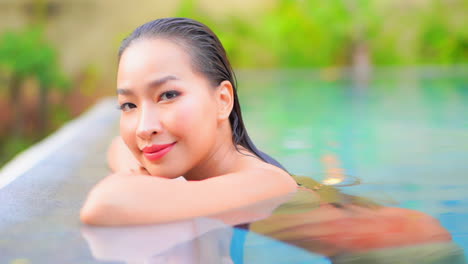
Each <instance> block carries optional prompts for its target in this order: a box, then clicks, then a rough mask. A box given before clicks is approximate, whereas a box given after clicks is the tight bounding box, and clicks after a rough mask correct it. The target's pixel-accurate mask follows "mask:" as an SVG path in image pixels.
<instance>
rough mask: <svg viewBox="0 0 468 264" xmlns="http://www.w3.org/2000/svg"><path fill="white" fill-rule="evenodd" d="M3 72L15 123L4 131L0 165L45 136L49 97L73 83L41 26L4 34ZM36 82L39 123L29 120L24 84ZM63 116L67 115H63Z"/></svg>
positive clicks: (0, 63) (1, 38) (0, 70)
mask: <svg viewBox="0 0 468 264" xmlns="http://www.w3.org/2000/svg"><path fill="white" fill-rule="evenodd" d="M0 73H1V76H4V77H5V78H6V79H8V81H7V82H5V83H6V85H1V86H0V89H2V88H7V90H8V91H7V93H8V97H9V98H8V100H7V102H8V105H9V106H8V107H9V108H10V109H11V110H12V113H13V118H12V119H13V122H12V124H10V127H9V131H5V130H4V131H1V133H0V135H3V138H2V139H0V143H1V145H2V148H1V150H0V164H1V162H4V161H6V160H8V159H9V158H11V157H12V156H13V155H15V154H16V153H17V152H19V151H21V150H23V149H25V148H26V147H27V146H29V145H30V144H32V143H33V142H34V141H35V140H38V139H40V138H41V137H43V136H45V134H46V133H47V132H48V130H49V128H50V122H49V119H51V120H54V119H55V118H51V117H50V116H49V111H48V108H49V102H48V97H49V93H50V91H51V90H52V89H55V90H58V91H60V92H66V91H68V88H69V87H70V82H69V81H68V78H67V77H66V76H65V74H64V73H63V72H62V71H61V69H60V65H59V61H58V57H57V52H56V50H55V48H54V47H52V46H51V45H50V44H49V43H48V42H47V41H45V37H44V32H43V30H42V28H40V27H32V28H27V29H24V30H22V31H14V32H13V31H7V32H4V33H3V34H2V35H0ZM30 79H34V80H35V81H36V83H37V90H38V95H39V96H38V100H37V102H36V106H37V107H36V110H37V119H38V120H37V122H34V120H28V119H27V118H26V117H25V109H24V108H25V106H24V104H23V102H22V101H23V99H24V98H23V97H24V94H23V89H24V87H23V86H24V83H25V82H26V81H27V80H30ZM62 115H63V114H62ZM26 123H29V126H31V123H33V124H34V128H33V129H34V133H32V135H31V134H29V135H28V134H26V133H25V129H24V127H25V125H26Z"/></svg>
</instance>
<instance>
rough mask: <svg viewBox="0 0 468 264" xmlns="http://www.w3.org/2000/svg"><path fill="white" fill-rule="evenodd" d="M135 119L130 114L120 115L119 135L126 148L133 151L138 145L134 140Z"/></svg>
mask: <svg viewBox="0 0 468 264" xmlns="http://www.w3.org/2000/svg"><path fill="white" fill-rule="evenodd" d="M136 128H137V120H135V118H132V117H131V116H121V117H120V136H121V137H122V139H123V141H124V142H125V144H126V145H127V146H128V148H129V149H130V150H131V151H132V152H134V151H135V150H136V149H137V148H138V146H137V143H136V140H135V133H136Z"/></svg>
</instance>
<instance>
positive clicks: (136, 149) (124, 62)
mask: <svg viewBox="0 0 468 264" xmlns="http://www.w3.org/2000/svg"><path fill="white" fill-rule="evenodd" d="M117 93H118V101H119V105H120V108H121V110H122V114H121V118H120V133H121V136H122V138H123V140H124V142H125V143H126V144H127V146H128V147H129V149H130V150H131V151H132V153H133V154H134V155H135V157H136V158H137V160H138V161H139V162H140V163H141V165H142V166H143V167H145V168H146V169H147V170H148V172H149V173H150V174H151V175H154V176H160V177H165V178H175V177H178V176H182V175H184V174H185V173H186V172H187V171H189V170H190V169H191V168H193V167H195V166H196V165H197V164H198V163H200V162H201V161H202V160H203V159H204V158H206V157H207V156H208V155H210V152H211V151H213V148H214V145H215V139H216V135H217V130H218V118H217V117H218V115H217V101H216V98H215V89H214V88H213V87H212V85H210V83H209V81H208V79H207V78H206V77H205V76H203V75H202V74H200V73H197V72H195V71H194V70H193V69H192V64H191V58H190V55H189V54H188V53H187V52H185V50H184V49H183V48H181V47H180V46H179V45H177V44H176V43H174V42H172V41H170V40H167V39H161V38H156V39H140V40H136V41H135V42H134V43H132V44H131V45H130V46H129V47H128V48H127V49H126V50H125V52H124V53H123V54H122V57H121V59H120V62H119V69H118V77H117Z"/></svg>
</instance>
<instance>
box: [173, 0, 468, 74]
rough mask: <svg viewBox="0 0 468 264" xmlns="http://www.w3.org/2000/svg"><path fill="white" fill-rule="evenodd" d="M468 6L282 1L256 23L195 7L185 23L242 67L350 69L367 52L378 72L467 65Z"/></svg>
mask: <svg viewBox="0 0 468 264" xmlns="http://www.w3.org/2000/svg"><path fill="white" fill-rule="evenodd" d="M467 11H468V1H466V0H450V1H445V0H427V1H403V0H360V1H357V0H327V1H322V0H278V1H276V2H275V4H274V5H273V6H272V7H271V8H267V9H265V10H263V11H262V12H259V13H258V14H256V16H255V18H254V19H249V18H243V17H242V15H241V14H233V15H231V16H223V17H222V18H214V17H210V16H209V15H208V14H207V13H206V12H203V10H202V9H201V8H200V7H199V5H198V4H197V1H196V0H183V1H182V3H181V6H180V9H179V11H178V13H177V15H178V16H185V17H191V18H195V19H197V20H200V21H202V22H204V23H205V24H207V25H209V26H210V27H211V28H213V30H214V31H215V32H216V33H217V34H218V36H219V37H220V39H221V41H222V42H223V45H224V46H225V48H226V50H227V52H228V54H229V55H230V57H231V60H232V62H233V65H234V66H235V67H248V68H258V67H268V68H289V67H291V68H298V67H299V68H304V67H323V66H326V67H327V66H348V65H351V64H352V63H353V56H355V55H356V54H357V53H358V52H364V53H365V54H366V56H367V57H368V60H369V62H370V63H371V64H374V65H379V66H380V65H414V64H456V63H466V62H467V61H468V30H466V24H467V22H468V21H467V19H466V17H467V16H466V13H467Z"/></svg>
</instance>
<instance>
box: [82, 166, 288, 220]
mask: <svg viewBox="0 0 468 264" xmlns="http://www.w3.org/2000/svg"><path fill="white" fill-rule="evenodd" d="M270 167H271V166H269V167H266V166H265V168H258V169H252V170H248V171H240V172H237V173H232V174H226V175H222V176H218V177H214V178H210V179H207V180H203V181H174V180H168V179H163V178H158V177H150V176H145V175H131V177H128V175H129V173H117V174H113V175H111V176H108V177H107V178H105V179H104V180H102V181H101V182H100V183H99V184H98V185H96V186H95V187H94V189H93V190H92V191H91V193H90V194H89V196H88V199H87V201H86V202H85V204H84V206H83V208H82V210H81V220H82V221H83V222H84V223H86V224H91V225H132V224H155V223H162V222H169V221H176V220H182V219H188V218H194V217H201V216H210V215H215V214H219V213H222V212H226V211H229V210H232V209H237V208H241V207H245V206H248V205H251V204H253V203H257V202H260V201H264V200H268V199H272V198H277V197H280V196H283V195H286V194H289V193H291V192H294V191H295V190H296V183H295V182H294V180H293V179H292V178H291V177H290V176H289V175H288V174H287V173H285V172H284V171H282V170H281V169H277V168H270Z"/></svg>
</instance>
